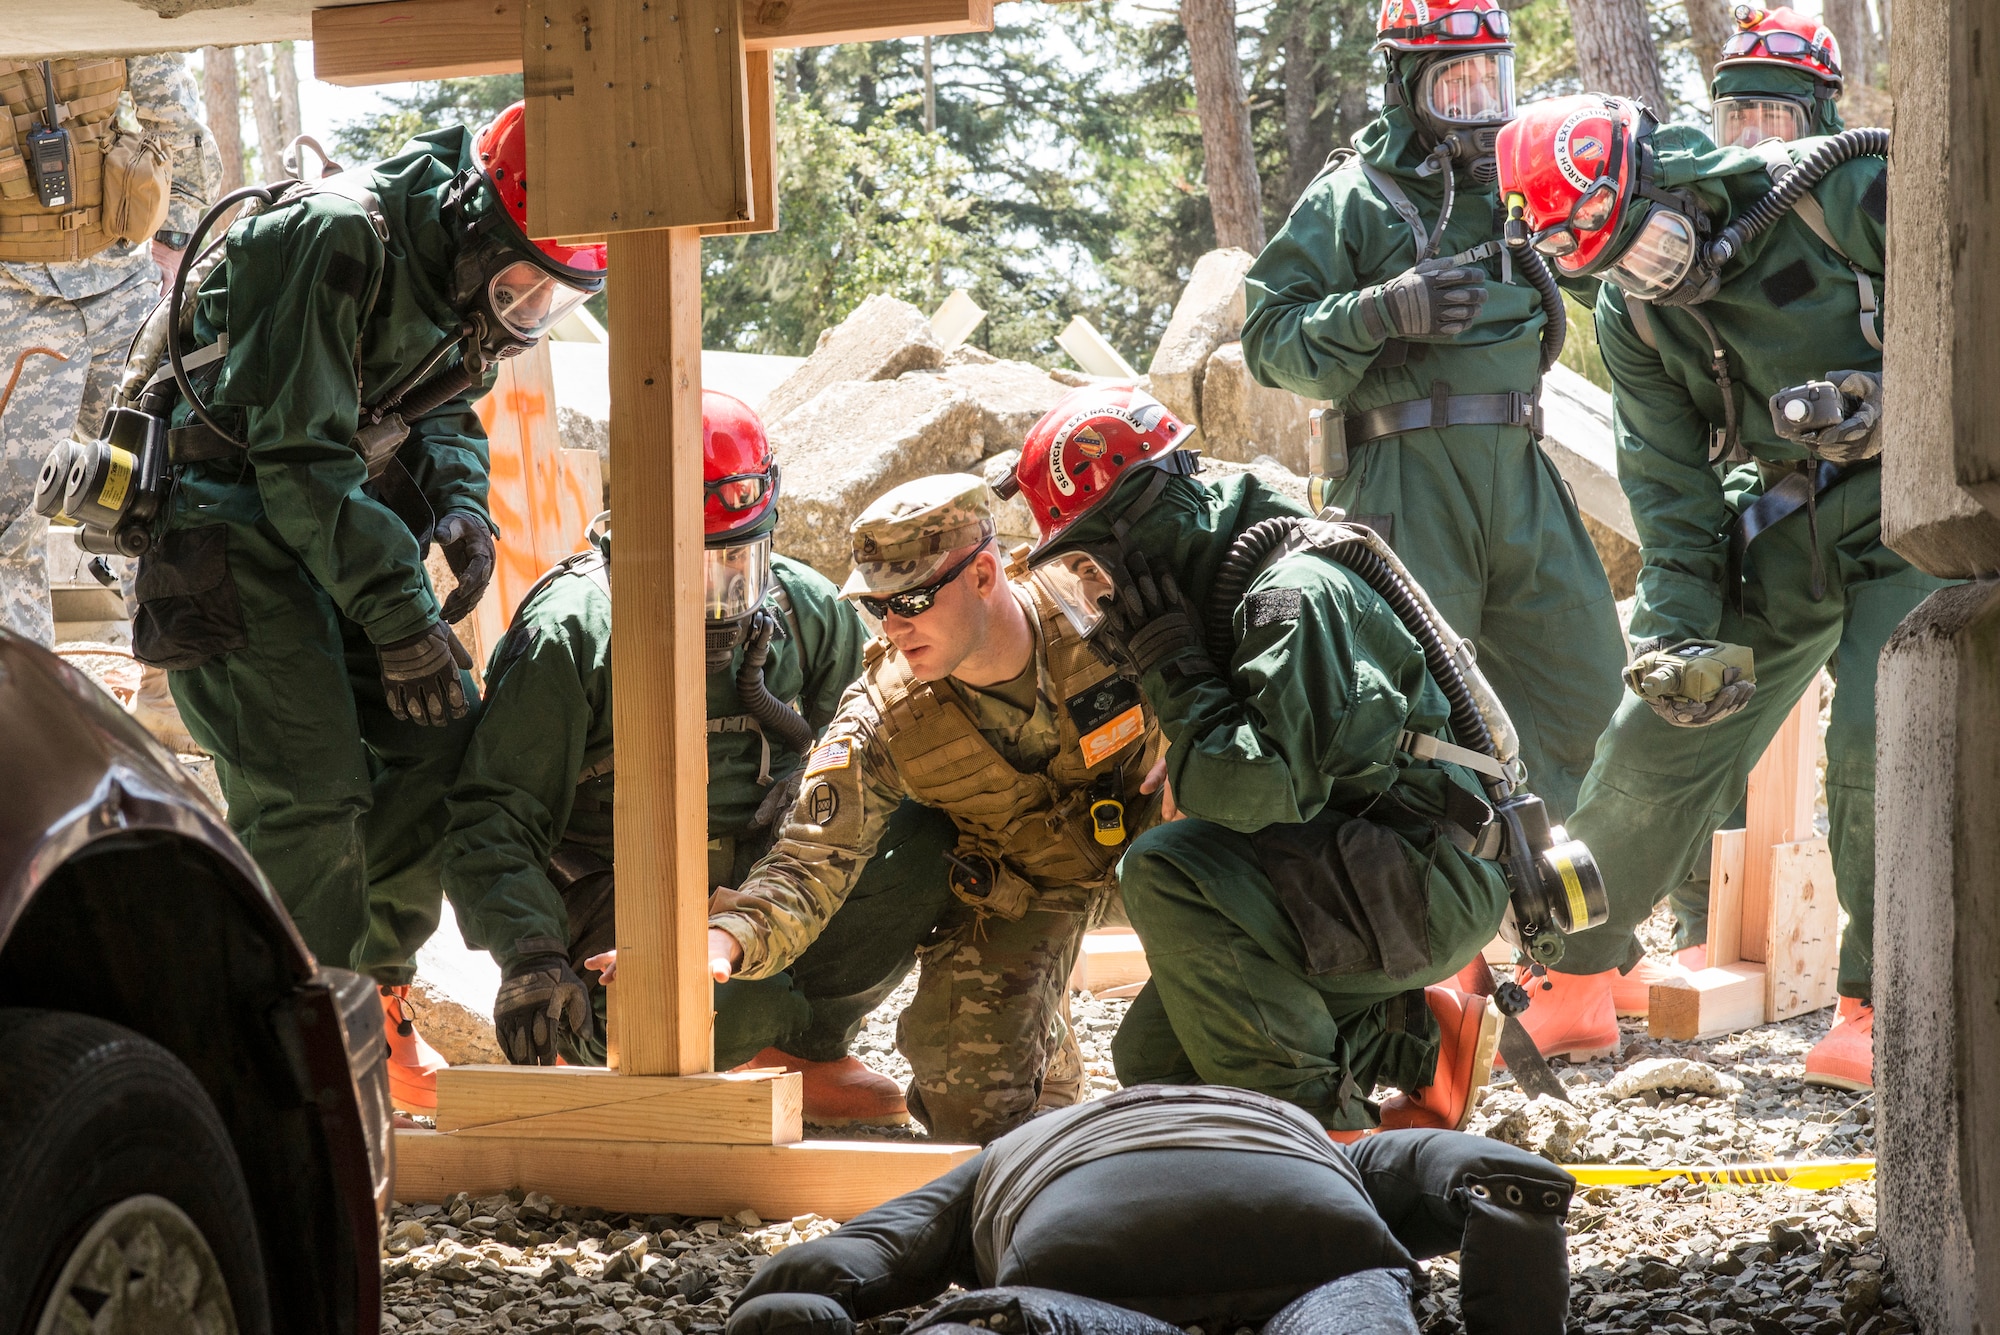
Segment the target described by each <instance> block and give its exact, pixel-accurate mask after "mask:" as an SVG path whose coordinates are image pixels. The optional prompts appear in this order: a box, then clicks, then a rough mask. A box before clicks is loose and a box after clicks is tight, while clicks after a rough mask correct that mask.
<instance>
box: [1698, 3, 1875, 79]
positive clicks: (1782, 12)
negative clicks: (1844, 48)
mask: <svg viewBox="0 0 2000 1335" xmlns="http://www.w3.org/2000/svg"><path fill="white" fill-rule="evenodd" d="M1735 13H1736V31H1735V32H1734V33H1733V34H1731V35H1730V38H1729V40H1728V41H1726V42H1724V43H1723V44H1722V59H1720V60H1718V61H1716V63H1715V68H1716V69H1717V70H1721V69H1724V68H1726V67H1728V66H1730V65H1778V66H1782V67H1784V68H1785V69H1794V70H1802V71H1804V72H1805V73H1807V74H1810V75H1812V76H1813V77H1814V78H1815V79H1818V80H1820V81H1821V82H1822V83H1826V84H1830V85H1832V88H1833V91H1834V92H1835V93H1838V92H1839V91H1840V89H1841V85H1842V83H1843V81H1844V80H1843V76H1842V74H1841V72H1840V43H1839V42H1838V41H1836V40H1834V36H1833V33H1832V32H1831V31H1829V30H1828V29H1827V26H1826V25H1825V24H1824V23H1821V22H1820V21H1819V20H1818V19H1809V18H1807V17H1806V16H1805V15H1803V14H1800V13H1798V12H1796V11H1794V10H1790V9H1786V8H1784V7H1782V6H1780V7H1779V8H1777V9H1760V8H1758V7H1757V6H1755V5H1738V6H1736V11H1735Z"/></svg>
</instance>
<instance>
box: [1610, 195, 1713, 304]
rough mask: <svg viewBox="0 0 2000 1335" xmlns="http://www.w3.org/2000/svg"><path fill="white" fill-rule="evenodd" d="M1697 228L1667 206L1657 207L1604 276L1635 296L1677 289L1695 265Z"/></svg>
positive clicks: (1651, 294) (1654, 294) (1663, 292)
mask: <svg viewBox="0 0 2000 1335" xmlns="http://www.w3.org/2000/svg"><path fill="white" fill-rule="evenodd" d="M1694 250H1695V245H1694V228H1693V227H1691V226H1689V225H1688V220H1687V219H1686V218H1683V217H1681V215H1680V214H1678V213H1674V212H1672V211H1671V210H1668V209H1655V210H1654V211H1653V215H1652V217H1650V218H1648V219H1646V222H1645V225H1644V226H1643V227H1641V228H1640V229H1639V235H1638V236H1636V237H1634V238H1633V240H1632V244H1631V245H1630V246H1629V247H1627V249H1626V251H1625V253H1624V254H1623V255H1621V256H1619V257H1618V262H1617V263H1616V264H1614V265H1612V266H1611V267H1610V268H1609V269H1608V270H1606V271H1605V275H1604V276H1605V277H1606V278H1609V279H1610V280H1611V281H1612V282H1614V283H1616V284H1617V285H1618V286H1619V287H1621V288H1623V289H1624V290H1625V291H1626V292H1628V293H1630V294H1631V295H1632V296H1635V297H1642V298H1651V297H1658V296H1662V295H1664V294H1666V293H1668V292H1671V291H1673V290H1674V288H1675V287H1676V286H1678V285H1679V283H1680V281H1681V279H1683V278H1685V277H1687V272H1688V270H1689V269H1690V268H1692V267H1693V266H1694Z"/></svg>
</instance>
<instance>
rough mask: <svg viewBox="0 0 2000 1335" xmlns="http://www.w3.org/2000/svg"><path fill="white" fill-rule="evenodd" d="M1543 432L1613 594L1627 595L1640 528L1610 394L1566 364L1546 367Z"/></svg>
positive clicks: (1635, 570)
mask: <svg viewBox="0 0 2000 1335" xmlns="http://www.w3.org/2000/svg"><path fill="white" fill-rule="evenodd" d="M1542 432H1543V435H1542V450H1543V452H1544V453H1545V454H1547V455H1548V456H1549V459H1550V461H1551V462H1553V463H1554V464H1555V466H1556V471H1557V472H1558V473H1561V474H1562V476H1563V480H1564V481H1565V482H1567V483H1569V490H1570V495H1572V496H1574V497H1575V498H1576V508H1577V509H1578V510H1580V511H1581V512H1582V513H1583V526H1584V528H1585V529H1586V530H1588V532H1589V533H1590V541H1591V545H1592V546H1594V547H1596V548H1597V558H1598V560H1600V561H1602V562H1603V563H1604V573H1605V574H1606V575H1607V576H1609V577H1610V580H1611V592H1612V594H1613V595H1614V596H1615V597H1618V598H1620V599H1624V598H1630V597H1631V596H1632V593H1633V590H1634V589H1636V588H1637V587H1638V579H1639V530H1638V528H1637V527H1636V526H1635V525H1634V524H1633V522H1632V503H1631V502H1630V501H1628V500H1626V499H1625V489H1624V487H1622V486H1620V485H1619V482H1618V450H1617V447H1616V446H1615V445H1613V444H1612V440H1611V396H1610V395H1609V394H1607V393H1605V392H1604V391H1603V390H1601V389H1599V388H1598V387H1597V386H1595V385H1593V384H1591V383H1590V382H1589V381H1588V380H1585V379H1584V378H1583V377H1582V376H1580V375H1578V374H1577V373H1576V372H1574V371H1572V370H1570V369H1569V368H1568V367H1567V366H1553V367H1550V368H1549V373H1548V375H1547V376H1545V377H1543V379H1542Z"/></svg>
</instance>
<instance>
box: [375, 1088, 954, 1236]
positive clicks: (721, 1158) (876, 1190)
mask: <svg viewBox="0 0 2000 1335" xmlns="http://www.w3.org/2000/svg"><path fill="white" fill-rule="evenodd" d="M614 1078H616V1079H627V1080H629V1079H631V1078H632V1077H630V1076H620V1077H614ZM978 1152H979V1151H978V1149H977V1148H976V1147H975V1146H971V1145H932V1144H910V1143H907V1142H902V1143H898V1142H887V1141H865V1140H854V1141H844V1140H808V1141H802V1142H800V1143H799V1144H796V1145H689V1144H679V1143H676V1144H649V1143H645V1142H640V1141H629V1140H618V1141H603V1140H542V1139H535V1138H530V1137H525V1136H522V1137H486V1136H467V1135H462V1134H449V1133H445V1132H440V1131H398V1132H397V1133H396V1180H395V1192H394V1194H395V1197H396V1199H397V1200H399V1201H406V1202H407V1201H442V1200H445V1199H446V1198H448V1197H449V1196H451V1194H452V1193H454V1192H459V1191H469V1192H471V1193H472V1194H473V1195H475V1196H479V1195H490V1194H492V1193H493V1192H496V1191H505V1190H507V1189H508V1188H510V1187H520V1188H522V1189H523V1190H526V1191H541V1192H547V1193H548V1194H549V1195H550V1196H553V1197H554V1198H555V1199H556V1200H558V1201H560V1202H562V1203H563V1204H565V1205H594V1206H597V1207H598V1208H600V1209H604V1210H624V1211H629V1212H632V1213H660V1214H668V1213H671V1214H687V1215H717V1216H728V1215H733V1214H735V1213H737V1212H738V1211H741V1210H755V1211H756V1212H757V1214H758V1215H760V1216H761V1217H763V1218H765V1219H790V1218H794V1217H796V1216H798V1215H802V1214H819V1215H825V1216H826V1217H827V1218H829V1219H851V1218H853V1217H854V1216H855V1215H857V1214H860V1213H861V1212H862V1211H864V1210H872V1209H874V1208H875V1207H876V1206H878V1205H880V1204H882V1203H883V1202H884V1201H888V1200H893V1199H894V1198H895V1197H897V1196H900V1195H902V1194H903V1193H904V1192H906V1191H914V1190H916V1189H917V1188H918V1187H921V1186H922V1185H924V1183H926V1182H929V1181H930V1180H931V1179H933V1178H935V1177H938V1176H940V1175H941V1174H944V1173H947V1172H949V1171H951V1170H952V1169H953V1168H956V1167H957V1166H958V1165H959V1164H962V1163H964V1162H965V1161H966V1160H967V1159H970V1158H971V1157H972V1156H973V1155H975V1154H977V1153H978Z"/></svg>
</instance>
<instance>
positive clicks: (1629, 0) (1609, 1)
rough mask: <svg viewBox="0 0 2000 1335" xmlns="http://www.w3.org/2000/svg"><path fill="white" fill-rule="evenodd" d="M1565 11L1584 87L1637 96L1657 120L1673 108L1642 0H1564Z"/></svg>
mask: <svg viewBox="0 0 2000 1335" xmlns="http://www.w3.org/2000/svg"><path fill="white" fill-rule="evenodd" d="M1569 17H1570V23H1571V25H1572V26H1574V27H1575V29H1576V68H1577V72H1578V73H1579V74H1581V75H1582V76H1583V86H1584V87H1585V88H1588V89H1590V90H1591V91H1592V92H1596V93H1612V94H1615V95H1616V96H1618V97H1633V98H1637V99H1639V100H1640V101H1641V102H1644V103H1645V104H1646V105H1647V106H1649V107H1651V108H1652V109H1653V114H1654V115H1656V116H1658V117H1659V118H1660V119H1661V120H1665V119H1667V118H1668V117H1669V116H1671V115H1672V114H1673V110H1674V107H1673V103H1672V102H1670V101H1669V100H1668V99H1667V87H1666V84H1665V83H1664V82H1663V81H1662V80H1661V78H1660V53H1659V52H1658V51H1657V50H1655V49H1654V47H1653V30H1652V29H1651V28H1650V27H1648V26H1647V24H1646V0H1569Z"/></svg>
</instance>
